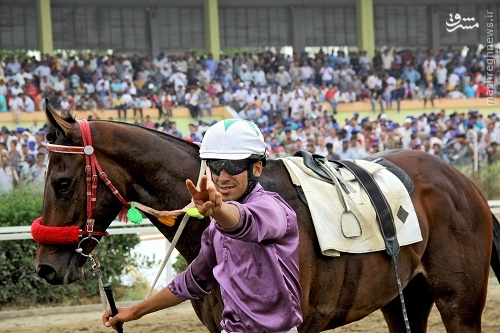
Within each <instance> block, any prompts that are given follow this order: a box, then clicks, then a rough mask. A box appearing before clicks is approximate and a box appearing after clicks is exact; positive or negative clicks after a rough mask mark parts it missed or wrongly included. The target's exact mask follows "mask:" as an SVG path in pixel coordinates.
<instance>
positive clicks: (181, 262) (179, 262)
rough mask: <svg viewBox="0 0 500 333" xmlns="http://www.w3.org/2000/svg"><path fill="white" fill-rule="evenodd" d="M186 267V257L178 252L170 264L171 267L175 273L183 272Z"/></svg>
mask: <svg viewBox="0 0 500 333" xmlns="http://www.w3.org/2000/svg"><path fill="white" fill-rule="evenodd" d="M187 267H188V264H187V262H186V259H184V257H183V256H181V255H180V253H179V254H178V255H177V257H175V262H174V263H173V264H172V268H173V269H174V270H175V272H176V273H177V274H179V273H181V272H183V271H184V270H185V269H186V268H187Z"/></svg>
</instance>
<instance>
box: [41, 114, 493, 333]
mask: <svg viewBox="0 0 500 333" xmlns="http://www.w3.org/2000/svg"><path fill="white" fill-rule="evenodd" d="M46 114H47V118H48V121H49V124H50V130H49V133H48V134H47V139H48V141H49V142H50V143H52V144H57V145H61V146H78V147H83V146H84V143H83V139H82V133H81V132H80V129H79V127H78V124H77V122H76V121H75V120H74V119H73V118H72V116H71V114H68V115H64V116H59V115H57V114H56V113H55V112H54V111H53V110H52V109H51V108H50V106H49V108H48V109H47V110H46ZM89 124H90V129H91V136H92V140H93V142H94V144H93V148H94V154H95V157H96V158H97V160H98V161H99V163H100V166H101V167H102V170H103V171H104V172H105V173H107V176H108V178H109V180H111V181H112V183H113V185H114V186H115V187H116V189H117V190H118V192H119V193H120V194H121V195H122V196H123V198H124V199H125V200H126V201H127V202H130V201H137V202H141V203H143V204H145V205H147V206H149V207H153V208H154V209H157V210H174V209H180V208H182V207H184V206H185V205H186V204H187V203H189V201H190V199H191V198H190V195H189V192H188V191H187V189H186V187H185V180H186V179H191V180H193V181H196V179H197V176H198V173H199V169H200V159H199V156H198V154H199V149H198V147H197V146H196V145H194V144H191V143H188V142H185V141H183V140H179V139H176V138H174V137H171V136H168V135H165V134H163V133H160V132H157V131H151V130H147V129H144V128H141V127H138V126H134V125H129V124H124V123H116V122H106V121H93V122H90V123H89ZM381 156H383V157H385V158H387V159H388V160H390V161H391V162H393V163H395V164H396V165H398V166H399V167H400V168H402V169H403V170H404V171H405V172H406V173H408V175H409V176H410V177H411V179H412V180H413V182H414V185H415V188H414V191H413V192H412V194H411V199H412V201H413V204H414V207H415V209H416V212H417V216H418V219H419V223H420V227H421V230H422V236H423V241H421V242H419V243H416V244H413V245H410V246H405V247H403V248H402V249H401V252H400V253H399V255H398V260H399V272H400V275H401V279H402V284H403V287H404V296H405V300H406V304H407V309H408V316H409V320H410V325H411V329H412V332H413V333H416V332H425V331H426V326H427V319H428V316H429V313H430V311H431V307H432V306H433V304H436V306H437V308H438V310H439V312H440V314H441V317H442V320H443V323H444V325H445V327H446V330H447V332H480V331H481V314H482V311H483V307H484V304H485V299H486V292H487V284H488V273H489V265H490V260H491V264H492V266H493V268H494V269H495V271H496V273H497V275H498V273H499V272H500V271H499V270H498V267H500V265H499V259H498V258H499V257H498V254H499V251H498V250H499V245H498V244H500V242H499V240H498V237H499V233H498V230H499V224H498V221H497V220H496V219H495V218H494V217H493V216H492V214H491V212H490V209H489V207H488V203H487V201H486V200H485V198H484V196H483V195H482V194H481V192H480V190H479V189H478V188H477V187H476V186H475V185H474V184H473V183H472V182H471V181H470V180H469V179H468V178H467V177H465V176H464V175H462V174H461V173H460V172H458V171H456V170H455V169H453V168H452V167H450V166H448V165H447V164H445V163H444V162H442V161H440V160H438V159H437V158H435V157H433V156H432V155H430V154H427V153H423V152H416V151H394V152H388V153H384V154H383V155H381ZM49 161H50V162H49V167H48V171H47V178H46V184H45V199H44V206H43V219H42V225H44V226H48V227H54V226H59V227H61V226H78V227H79V228H81V229H82V230H85V225H86V200H87V198H86V176H85V172H84V165H85V157H84V155H74V154H62V153H51V154H50V159H49ZM260 182H261V184H262V185H263V186H264V188H265V189H267V190H271V191H275V192H278V193H279V194H280V195H281V196H282V197H283V198H284V199H285V200H286V201H287V202H288V203H289V204H290V205H291V206H292V207H293V208H294V209H295V211H296V213H297V216H298V220H299V229H300V281H301V285H302V292H303V299H302V311H303V317H304V323H303V324H302V325H301V326H300V327H299V331H300V332H320V331H323V330H327V329H332V328H335V327H338V326H342V325H345V324H347V323H350V322H353V321H357V320H359V319H361V318H363V317H365V316H367V315H368V314H370V313H372V312H374V311H376V310H378V309H381V310H382V311H383V313H384V316H385V319H386V321H387V324H388V326H389V330H390V332H404V331H406V330H405V326H404V321H403V317H402V314H401V305H400V301H399V299H398V297H397V296H398V292H397V285H396V282H395V278H394V269H393V266H392V261H391V258H390V257H389V256H388V255H387V254H386V253H385V252H384V251H379V252H373V253H367V254H348V253H342V255H341V256H340V257H336V258H332V257H325V256H323V255H322V254H321V252H320V248H319V245H318V242H317V239H316V234H315V230H314V227H313V224H312V221H311V217H310V213H309V210H308V207H307V206H306V205H305V204H304V203H303V202H302V201H301V200H300V199H299V197H298V195H297V192H296V190H295V188H294V186H293V185H292V182H291V180H290V177H289V175H288V173H287V171H286V169H285V167H284V165H283V163H282V162H281V161H280V160H270V161H268V164H267V166H266V167H265V169H264V172H263V175H262V176H261V178H260ZM96 190H97V200H96V202H95V209H94V211H93V218H94V219H95V225H94V230H97V231H104V230H106V228H107V227H108V226H109V225H110V223H111V222H112V221H113V219H114V218H115V217H116V216H117V214H118V213H119V211H120V210H121V208H122V207H123V204H122V202H121V201H120V200H118V199H117V197H116V196H115V195H114V194H113V193H112V191H110V190H109V188H108V187H107V186H106V185H105V184H104V182H102V181H100V180H99V181H98V182H97V189H96ZM148 217H149V218H150V219H151V220H152V222H153V223H154V224H155V225H156V226H157V228H158V229H159V230H160V231H161V232H162V233H163V234H164V235H165V237H167V238H168V239H169V240H171V239H172V238H173V235H174V234H175V232H176V230H177V225H178V224H177V225H176V226H174V227H167V226H165V225H164V224H162V223H160V222H159V221H158V220H157V219H156V218H154V217H153V216H148ZM208 224H209V221H208V220H207V219H205V220H190V221H188V224H187V226H186V229H185V230H184V233H183V234H182V236H181V238H180V240H179V243H178V245H177V249H178V250H179V252H180V253H181V254H182V255H183V256H184V258H186V260H187V261H188V262H190V261H192V260H193V259H194V258H195V257H196V255H197V254H198V251H199V249H200V237H201V234H202V232H203V230H204V229H205V228H206V227H207V226H208ZM494 229H495V242H494V239H493V238H494V232H493V230H494ZM495 243H496V244H497V245H493V254H492V244H495ZM94 246H95V243H93V242H88V243H87V244H86V245H85V246H84V251H85V252H86V253H89V252H90V251H91V250H92V248H93V247H94ZM76 247H77V246H76V245H75V244H69V245H68V244H66V245H57V244H55V245H49V244H39V245H38V249H37V255H36V261H35V269H36V272H37V274H38V275H39V276H41V277H43V278H44V279H45V280H46V281H48V282H49V283H51V284H67V283H72V282H75V281H77V280H79V279H81V278H82V274H83V270H82V266H83V264H84V263H85V261H86V258H85V257H84V256H82V255H80V254H78V253H77V252H75V249H76ZM101 255H106V254H105V253H104V254H101ZM270 287H272V286H270ZM192 304H193V307H194V309H195V311H196V314H197V315H198V317H199V318H200V320H201V321H202V322H203V324H204V325H205V326H206V327H207V328H208V330H209V331H210V332H214V333H215V332H220V329H221V328H220V325H219V322H220V320H221V314H222V306H221V304H222V300H221V298H220V293H219V292H218V290H217V291H216V292H213V293H211V294H210V295H208V296H206V297H205V298H204V299H202V300H196V301H192Z"/></svg>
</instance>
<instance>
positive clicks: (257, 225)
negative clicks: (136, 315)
mask: <svg viewBox="0 0 500 333" xmlns="http://www.w3.org/2000/svg"><path fill="white" fill-rule="evenodd" d="M226 203H229V204H233V205H235V206H236V207H238V209H239V210H240V220H239V222H238V225H237V226H236V227H235V228H233V229H225V228H223V227H221V226H220V225H219V224H218V223H217V222H216V221H215V220H212V222H211V223H210V225H209V227H208V228H207V229H206V230H205V231H204V232H203V236H202V239H201V249H200V253H199V254H198V257H197V258H196V259H195V260H194V261H193V262H192V263H191V264H190V265H189V267H188V268H187V269H186V270H185V271H184V272H182V273H181V274H179V275H177V276H176V277H175V278H174V280H173V281H172V282H171V283H170V284H169V285H168V288H169V289H170V290H171V291H172V292H173V293H174V294H175V295H176V296H177V297H179V298H180V299H182V300H187V299H199V298H201V297H203V296H204V295H206V294H208V293H210V291H211V290H212V289H213V288H215V286H216V285H217V283H218V284H220V290H221V295H222V299H223V300H224V310H223V313H222V322H221V326H222V328H223V329H224V330H226V331H227V332H252V333H264V332H278V331H286V330H289V329H291V328H292V327H294V326H298V325H300V324H301V323H302V312H301V309H300V302H301V289H300V283H299V253H298V243H299V233H298V226H297V216H296V214H295V212H294V211H293V210H292V208H291V207H290V206H289V205H288V204H287V203H286V202H285V201H284V200H283V199H282V198H281V197H280V196H279V195H278V194H276V193H274V192H268V191H265V190H264V189H263V188H262V186H261V185H260V184H257V186H256V187H255V189H254V190H253V191H252V192H251V193H250V194H249V195H248V196H247V197H246V198H245V199H244V200H243V202H242V203H239V202H236V201H227V202H226Z"/></svg>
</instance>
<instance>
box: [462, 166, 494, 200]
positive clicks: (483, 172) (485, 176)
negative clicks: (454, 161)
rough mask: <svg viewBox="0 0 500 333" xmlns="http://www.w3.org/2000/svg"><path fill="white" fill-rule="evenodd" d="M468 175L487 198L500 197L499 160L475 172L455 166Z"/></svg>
mask: <svg viewBox="0 0 500 333" xmlns="http://www.w3.org/2000/svg"><path fill="white" fill-rule="evenodd" d="M457 169H458V170H459V171H460V172H462V173H463V174H464V175H466V176H467V177H469V178H470V179H471V180H472V181H473V182H474V183H475V184H476V185H477V186H478V187H479V188H480V189H481V191H482V192H483V194H484V196H485V197H486V199H487V200H499V199H500V186H498V184H499V182H500V161H497V162H495V163H492V164H488V165H486V166H483V167H482V168H480V169H479V170H478V172H477V174H475V173H474V172H473V171H472V170H471V169H464V168H457Z"/></svg>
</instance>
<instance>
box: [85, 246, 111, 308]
mask: <svg viewBox="0 0 500 333" xmlns="http://www.w3.org/2000/svg"><path fill="white" fill-rule="evenodd" d="M89 258H90V260H91V261H92V272H93V273H94V275H95V277H96V278H97V282H98V283H99V296H100V297H101V303H102V307H103V308H104V311H108V310H109V308H108V298H107V297H106V292H105V291H104V285H103V283H102V271H101V265H100V264H99V259H97V255H96V254H94V253H91V254H90V256H89Z"/></svg>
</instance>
